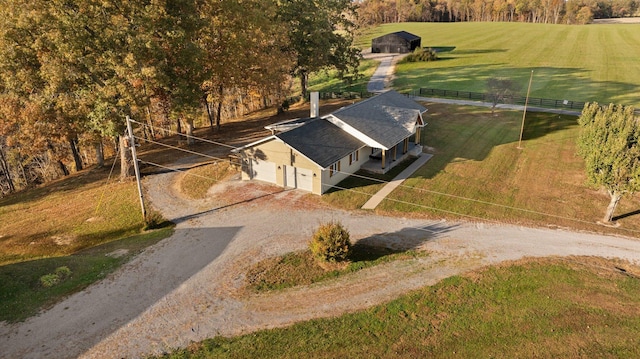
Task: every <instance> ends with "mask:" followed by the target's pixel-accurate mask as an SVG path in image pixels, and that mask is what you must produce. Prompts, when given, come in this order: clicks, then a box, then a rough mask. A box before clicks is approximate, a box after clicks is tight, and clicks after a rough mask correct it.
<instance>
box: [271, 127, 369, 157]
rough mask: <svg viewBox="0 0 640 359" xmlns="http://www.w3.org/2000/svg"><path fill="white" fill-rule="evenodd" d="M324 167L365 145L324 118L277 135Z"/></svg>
mask: <svg viewBox="0 0 640 359" xmlns="http://www.w3.org/2000/svg"><path fill="white" fill-rule="evenodd" d="M275 136H276V137H278V138H279V139H280V140H282V141H284V142H285V143H286V144H288V145H289V146H291V147H293V148H294V149H295V150H296V151H298V152H300V153H302V154H303V155H304V156H306V157H307V158H308V159H310V160H311V161H313V162H315V163H316V164H318V165H319V166H320V167H322V168H327V167H329V166H331V165H332V164H334V163H335V162H337V161H338V160H340V159H342V158H344V157H345V156H347V155H348V154H349V153H351V152H354V151H355V150H357V149H359V148H361V147H363V146H365V144H364V143H363V142H362V141H360V140H358V139H357V138H355V137H353V136H351V135H349V134H348V133H346V132H344V131H343V130H341V129H340V128H338V127H337V126H335V125H334V124H332V123H330V122H329V121H326V120H323V119H315V120H311V121H308V122H306V123H305V124H304V125H302V126H300V127H297V128H294V129H292V130H290V131H286V132H282V133H279V134H276V135H275Z"/></svg>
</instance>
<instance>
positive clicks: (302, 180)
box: [296, 168, 313, 192]
mask: <svg viewBox="0 0 640 359" xmlns="http://www.w3.org/2000/svg"><path fill="white" fill-rule="evenodd" d="M296 184H297V186H298V188H299V189H302V190H305V191H309V192H312V191H313V171H311V170H308V169H305V168H296Z"/></svg>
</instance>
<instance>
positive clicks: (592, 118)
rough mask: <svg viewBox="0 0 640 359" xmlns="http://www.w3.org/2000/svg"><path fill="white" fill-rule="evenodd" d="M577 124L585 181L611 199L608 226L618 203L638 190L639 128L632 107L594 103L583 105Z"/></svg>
mask: <svg viewBox="0 0 640 359" xmlns="http://www.w3.org/2000/svg"><path fill="white" fill-rule="evenodd" d="M578 123H579V124H580V126H581V127H582V129H581V132H580V135H579V137H578V151H579V154H580V155H581V156H582V157H583V158H584V160H585V165H586V170H587V177H588V179H589V181H590V182H591V183H592V184H594V185H596V186H601V187H604V188H605V189H606V190H607V192H608V193H609V196H610V197H611V201H610V202H609V206H608V207H607V210H606V214H605V216H604V218H603V222H605V223H610V222H611V221H612V219H613V213H614V211H615V209H616V206H617V205H618V202H619V201H620V199H621V198H622V197H623V196H624V195H625V194H632V193H634V192H636V191H638V190H640V144H639V143H638V141H639V140H640V125H639V124H638V119H637V118H636V117H635V115H634V109H633V107H631V106H620V105H608V106H604V107H601V106H600V105H599V104H598V103H596V102H594V103H587V104H585V106H584V109H583V110H582V115H581V116H580V118H579V119H578Z"/></svg>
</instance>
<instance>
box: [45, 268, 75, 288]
mask: <svg viewBox="0 0 640 359" xmlns="http://www.w3.org/2000/svg"><path fill="white" fill-rule="evenodd" d="M69 276H71V269H69V267H67V266H62V267H58V268H56V270H55V272H54V273H49V274H45V275H43V276H42V277H40V284H42V286H43V287H45V288H51V287H53V286H54V285H56V284H58V283H60V282H62V281H63V280H65V279H67V278H68V277H69Z"/></svg>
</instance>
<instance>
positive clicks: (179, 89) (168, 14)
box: [0, 0, 360, 194]
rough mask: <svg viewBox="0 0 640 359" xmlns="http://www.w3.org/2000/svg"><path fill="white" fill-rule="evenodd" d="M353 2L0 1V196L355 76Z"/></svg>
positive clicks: (348, 0)
mask: <svg viewBox="0 0 640 359" xmlns="http://www.w3.org/2000/svg"><path fill="white" fill-rule="evenodd" d="M355 12H356V7H355V4H353V3H352V1H350V0H325V1H315V0H243V1H236V0H195V1H193V0H192V1H187V0H161V1H158V0H133V1H131V0H111V1H103V0H0V194H6V193H8V192H13V191H16V190H19V189H21V188H25V187H29V186H31V185H34V184H39V183H43V182H46V181H48V180H51V179H53V178H56V177H59V176H62V175H67V174H69V173H70V172H72V171H78V170H81V169H83V168H84V167H85V166H87V165H89V164H98V165H102V163H103V161H104V157H105V152H108V154H114V153H115V152H116V151H117V148H118V147H117V145H116V143H117V141H118V139H119V138H120V139H121V138H122V136H121V135H122V134H123V133H124V126H125V122H124V118H125V116H126V115H131V116H132V117H133V118H135V119H137V120H138V121H143V122H146V123H148V124H149V125H150V126H147V127H145V131H144V134H143V135H144V136H145V137H147V138H159V137H162V136H164V135H166V134H168V133H169V132H167V131H168V130H170V129H172V130H173V131H175V130H177V131H178V132H181V131H185V132H189V131H192V130H193V126H194V121H195V120H196V119H198V118H200V117H204V118H206V119H207V122H208V125H209V126H211V128H212V129H215V128H219V127H220V123H221V119H222V118H224V116H225V115H226V116H234V115H238V114H241V113H244V112H246V111H251V110H255V109H258V108H263V107H266V106H272V105H278V104H281V103H282V102H283V101H284V100H285V99H286V96H288V95H290V91H291V88H292V86H293V79H294V78H298V79H299V80H300V88H301V92H302V94H303V95H305V92H306V84H307V78H308V75H309V73H312V72H315V71H318V70H320V69H324V68H335V69H337V70H338V72H339V74H341V75H343V74H344V75H346V74H350V73H354V72H355V73H357V67H358V64H359V60H360V53H359V51H358V50H357V49H356V48H354V47H353V46H352V42H353V38H352V34H353V29H354V28H355V26H356V24H355V22H354V19H355V17H356V15H355Z"/></svg>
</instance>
